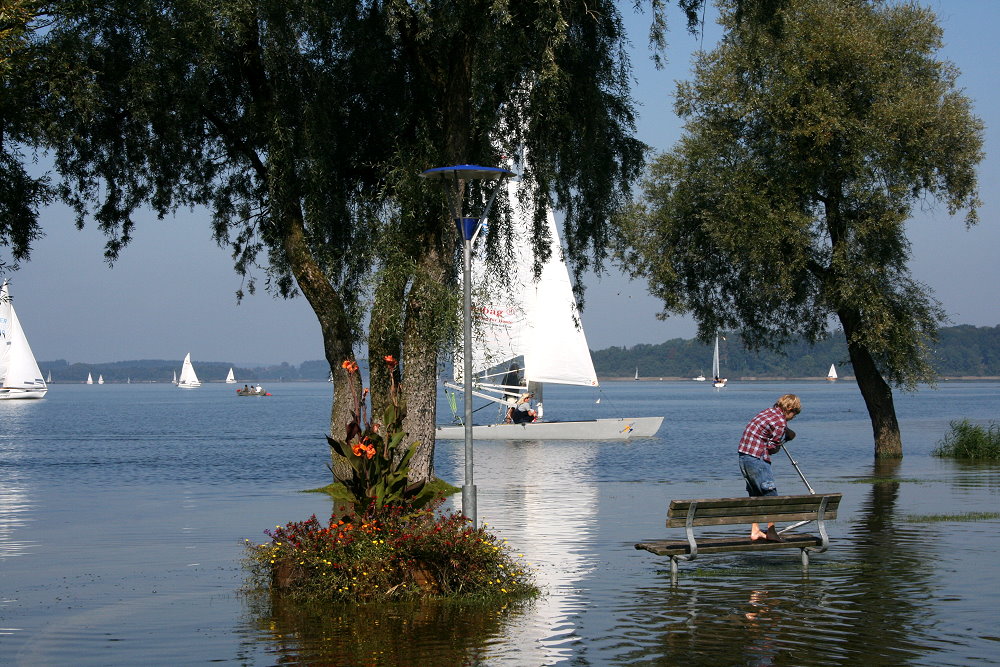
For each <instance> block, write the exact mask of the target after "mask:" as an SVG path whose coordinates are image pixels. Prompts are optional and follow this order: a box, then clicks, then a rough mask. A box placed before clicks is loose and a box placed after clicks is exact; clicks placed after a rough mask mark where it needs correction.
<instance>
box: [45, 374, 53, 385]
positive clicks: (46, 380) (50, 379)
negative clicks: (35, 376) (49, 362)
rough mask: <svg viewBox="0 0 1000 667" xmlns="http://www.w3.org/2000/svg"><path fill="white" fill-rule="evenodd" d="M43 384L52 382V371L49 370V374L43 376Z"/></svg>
mask: <svg viewBox="0 0 1000 667" xmlns="http://www.w3.org/2000/svg"><path fill="white" fill-rule="evenodd" d="M45 384H52V371H49V376H48V377H47V378H45Z"/></svg>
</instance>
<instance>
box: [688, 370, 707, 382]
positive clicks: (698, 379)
mask: <svg viewBox="0 0 1000 667" xmlns="http://www.w3.org/2000/svg"><path fill="white" fill-rule="evenodd" d="M691 379H692V380H694V381H695V382H704V381H705V373H704V371H698V377H693V378H691Z"/></svg>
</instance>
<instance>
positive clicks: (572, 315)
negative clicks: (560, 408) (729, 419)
mask: <svg viewBox="0 0 1000 667" xmlns="http://www.w3.org/2000/svg"><path fill="white" fill-rule="evenodd" d="M520 187H521V184H520V182H519V181H514V180H512V181H510V182H508V183H507V195H508V197H509V198H510V202H511V206H512V208H513V210H514V216H515V220H514V227H515V230H514V231H513V233H512V238H511V244H510V247H511V248H512V250H511V252H512V254H513V256H514V260H515V262H514V266H513V267H512V269H511V271H512V273H513V275H511V276H509V278H510V283H509V284H510V286H511V287H510V288H508V289H503V290H494V291H495V292H500V294H491V295H490V296H489V298H488V302H487V303H480V304H479V305H475V306H474V311H475V316H476V322H475V325H474V329H473V330H474V338H476V343H475V346H474V347H473V350H472V369H473V372H474V373H476V374H477V377H476V378H475V381H474V391H473V394H474V395H475V396H478V397H480V398H485V399H488V400H491V401H494V402H496V403H499V404H501V405H504V406H507V405H509V404H510V403H509V402H508V401H509V400H510V398H511V397H512V396H516V395H517V394H519V393H522V392H524V388H523V387H520V386H519V385H513V384H505V383H503V381H502V380H501V382H500V383H497V382H495V381H493V382H491V381H490V379H489V377H488V376H487V373H488V371H489V370H490V369H494V368H498V367H501V366H502V368H503V370H501V371H499V372H498V373H497V375H500V374H505V373H506V372H507V371H508V370H509V364H510V362H511V361H513V360H514V359H518V358H523V361H524V363H523V371H524V379H525V380H526V381H527V391H528V392H530V393H532V394H533V395H534V398H535V401H536V407H535V411H536V413H537V419H536V421H534V422H530V423H526V424H489V425H477V426H475V427H474V428H473V437H475V438H479V439H493V440H624V439H628V438H634V437H644V436H647V437H648V436H652V435H655V434H656V431H657V430H658V429H659V428H660V424H661V423H662V422H663V417H635V418H610V419H595V420H586V421H545V420H544V410H545V405H544V397H543V395H542V389H543V386H544V384H545V383H555V384H567V385H579V386H585V387H597V386H598V381H597V374H596V372H595V371H594V362H593V360H592V359H591V357H590V348H589V347H588V346H587V336H586V334H585V333H584V331H583V328H582V327H581V326H579V325H578V322H579V319H580V318H579V311H578V310H577V306H576V299H575V298H574V297H573V290H572V285H571V283H570V279H569V272H568V271H567V270H566V264H565V261H564V260H563V255H562V247H561V245H560V243H559V232H558V229H557V227H556V222H555V216H554V215H553V214H552V211H549V212H548V215H547V216H546V217H547V223H548V232H549V240H550V255H549V259H548V261H546V262H545V264H544V266H543V267H542V271H541V274H540V276H539V278H538V280H535V278H534V272H533V270H532V265H533V263H534V254H533V252H532V241H531V238H532V237H531V220H532V214H531V211H530V210H526V208H525V206H523V204H522V202H521V201H520V200H519V199H518V190H519V189H520ZM488 275H489V273H488V267H487V266H486V263H485V261H484V260H483V257H482V254H481V253H477V254H476V255H475V256H474V258H473V282H474V285H476V286H477V287H478V286H480V285H482V284H484V283H485V282H486V281H487V276H488ZM456 359H458V360H461V359H462V353H461V350H458V351H457V354H456ZM462 366H463V364H462V362H461V361H457V362H456V363H455V365H454V369H455V382H454V383H446V384H447V386H449V387H451V388H453V389H456V390H461V389H462V388H463V387H462V384H461V383H462ZM435 435H436V437H437V438H438V439H452V440H454V439H462V438H464V437H465V426H464V425H454V426H439V427H438V428H437V429H436V432H435Z"/></svg>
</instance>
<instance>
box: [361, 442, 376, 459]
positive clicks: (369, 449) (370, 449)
mask: <svg viewBox="0 0 1000 667" xmlns="http://www.w3.org/2000/svg"><path fill="white" fill-rule="evenodd" d="M364 450H365V454H366V456H367V457H368V458H371V457H373V456H375V447H373V446H372V445H368V446H367V447H365V448H364Z"/></svg>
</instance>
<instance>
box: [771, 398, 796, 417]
mask: <svg viewBox="0 0 1000 667" xmlns="http://www.w3.org/2000/svg"><path fill="white" fill-rule="evenodd" d="M774 407H776V408H781V409H782V410H784V411H785V412H792V413H795V414H799V413H800V412H802V401H800V400H799V397H798V396H796V395H795V394H785V395H784V396H782V397H781V398H779V399H778V400H777V401H775V403H774Z"/></svg>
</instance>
